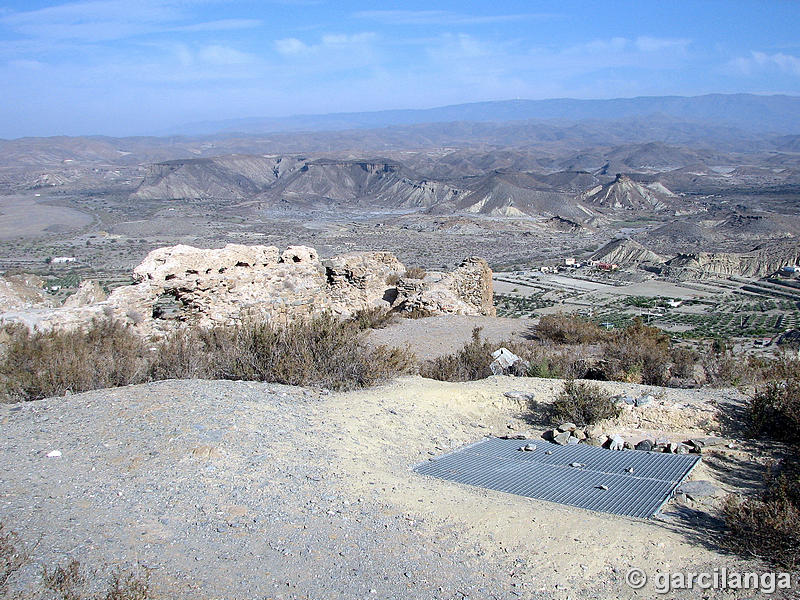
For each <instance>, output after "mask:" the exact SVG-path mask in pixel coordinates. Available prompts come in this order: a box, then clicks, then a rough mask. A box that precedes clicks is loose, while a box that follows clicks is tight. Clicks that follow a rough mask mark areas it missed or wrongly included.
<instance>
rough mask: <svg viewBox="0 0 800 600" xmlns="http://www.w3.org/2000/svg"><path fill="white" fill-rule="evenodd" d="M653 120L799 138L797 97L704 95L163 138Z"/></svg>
mask: <svg viewBox="0 0 800 600" xmlns="http://www.w3.org/2000/svg"><path fill="white" fill-rule="evenodd" d="M652 116H657V117H659V118H661V119H663V118H665V117H666V118H672V119H679V120H681V121H689V122H691V121H694V122H697V123H703V124H706V125H709V124H714V125H723V126H729V127H730V126H732V127H737V128H740V129H743V130H746V131H750V132H752V131H759V132H768V133H775V134H784V135H786V134H796V133H800V97H797V96H784V95H771V96H760V95H753V94H708V95H705V96H691V97H685V96H642V97H637V98H614V99H609V100H576V99H569V98H558V99H552V100H501V101H494V102H474V103H470V104H455V105H452V106H442V107H437V108H428V109H406V110H383V111H375V112H351V113H335V114H324V115H295V116H290V117H281V118H261V117H256V118H245V119H229V120H223V121H207V122H201V123H189V124H186V125H183V126H180V127H176V128H174V129H173V130H170V131H167V132H164V134H165V135H212V134H218V133H233V132H236V133H244V134H264V133H280V132H299V131H340V130H349V129H374V128H380V127H396V126H408V125H420V124H428V123H452V122H459V121H467V122H476V123H482V122H483V123H485V122H494V123H499V122H507V121H526V120H537V121H586V120H601V121H605V120H619V119H630V118H634V117H652Z"/></svg>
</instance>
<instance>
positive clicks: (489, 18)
mask: <svg viewBox="0 0 800 600" xmlns="http://www.w3.org/2000/svg"><path fill="white" fill-rule="evenodd" d="M353 16H354V17H356V18H357V19H366V20H370V21H377V22H379V23H382V24H384V25H482V24H489V23H508V22H512V21H525V20H530V19H548V18H553V17H558V16H559V15H556V14H551V13H521V14H508V15H467V14H461V13H456V12H451V11H446V10H362V11H358V12H356V13H353Z"/></svg>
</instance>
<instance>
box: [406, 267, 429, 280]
mask: <svg viewBox="0 0 800 600" xmlns="http://www.w3.org/2000/svg"><path fill="white" fill-rule="evenodd" d="M427 274H428V273H427V272H426V271H425V269H423V268H422V267H409V268H408V269H406V274H405V275H404V277H407V278H409V279H425V275H427Z"/></svg>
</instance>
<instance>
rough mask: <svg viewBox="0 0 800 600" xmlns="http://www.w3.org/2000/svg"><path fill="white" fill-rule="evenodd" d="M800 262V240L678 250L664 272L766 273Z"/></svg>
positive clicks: (678, 274) (680, 274)
mask: <svg viewBox="0 0 800 600" xmlns="http://www.w3.org/2000/svg"><path fill="white" fill-rule="evenodd" d="M798 263H800V244H798V243H797V242H792V243H784V244H780V243H770V244H764V245H761V246H757V247H756V248H754V249H753V250H752V251H750V252H696V253H691V254H678V255H677V256H676V257H675V258H673V259H672V260H670V261H668V262H667V273H668V274H669V275H671V276H676V277H705V276H709V275H712V276H726V277H727V276H731V275H733V276H741V277H765V276H767V275H770V274H772V273H775V272H776V271H777V270H778V269H780V268H781V267H783V266H786V265H796V264H798Z"/></svg>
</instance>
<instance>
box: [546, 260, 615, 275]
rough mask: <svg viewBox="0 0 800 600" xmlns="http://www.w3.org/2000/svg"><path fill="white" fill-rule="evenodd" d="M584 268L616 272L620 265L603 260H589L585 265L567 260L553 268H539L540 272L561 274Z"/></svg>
mask: <svg viewBox="0 0 800 600" xmlns="http://www.w3.org/2000/svg"><path fill="white" fill-rule="evenodd" d="M583 267H590V268H593V269H597V270H598V271H607V272H611V271H616V270H617V269H619V265H618V264H617V263H608V262H604V261H602V260H588V261H586V262H585V263H582V262H578V261H577V260H575V259H574V258H565V259H564V264H561V265H553V266H548V265H545V266H542V267H539V271H540V272H542V273H560V272H563V271H574V270H575V269H582V268H583Z"/></svg>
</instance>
